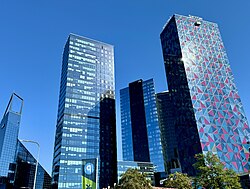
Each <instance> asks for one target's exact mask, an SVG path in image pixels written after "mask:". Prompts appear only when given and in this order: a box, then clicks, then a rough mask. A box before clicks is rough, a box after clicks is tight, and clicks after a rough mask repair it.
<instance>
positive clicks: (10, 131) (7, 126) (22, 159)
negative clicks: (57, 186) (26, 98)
mask: <svg viewBox="0 0 250 189" xmlns="http://www.w3.org/2000/svg"><path fill="white" fill-rule="evenodd" d="M22 108H23V99H22V98H21V97H20V96H18V95H17V94H15V93H13V94H12V95H11V98H10V101H9V103H8V106H7V108H6V111H5V113H4V115H3V118H2V121H1V124H0V188H3V189H4V188H25V187H29V188H33V185H34V178H35V169H36V159H35V158H34V157H33V156H32V154H31V153H30V152H29V151H28V150H27V149H26V148H25V146H24V145H23V144H22V143H21V142H20V141H19V140H18V133H19V127H20V121H21V115H22ZM50 186H51V177H50V175H49V174H48V173H47V172H46V171H45V170H44V168H43V167H42V166H41V165H40V164H39V163H38V170H37V176H36V187H35V188H36V189H45V188H50Z"/></svg>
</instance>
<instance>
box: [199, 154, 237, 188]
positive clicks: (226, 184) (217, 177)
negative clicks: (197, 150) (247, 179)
mask: <svg viewBox="0 0 250 189" xmlns="http://www.w3.org/2000/svg"><path fill="white" fill-rule="evenodd" d="M195 157H196V159H197V162H196V163H195V164H194V167H195V168H196V170H197V177H196V178H195V183H196V184H197V185H198V186H202V187H204V188H207V189H208V188H209V189H221V188H223V189H240V188H241V185H240V183H239V177H238V175H237V174H236V173H235V172H234V171H233V170H229V169H224V165H223V164H222V163H221V162H220V160H219V159H218V157H217V156H216V155H214V154H212V153H211V152H208V153H207V154H206V155H204V154H197V155H196V156H195Z"/></svg>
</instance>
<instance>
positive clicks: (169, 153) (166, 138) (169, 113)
mask: <svg viewBox="0 0 250 189" xmlns="http://www.w3.org/2000/svg"><path fill="white" fill-rule="evenodd" d="M156 99H157V109H158V115H159V123H160V130H161V141H162V150H163V157H164V163H165V168H166V172H167V173H174V172H176V171H179V172H180V171H181V168H180V162H179V158H178V145H177V140H176V134H175V122H174V119H175V112H174V111H173V110H174V106H173V103H172V98H171V93H170V92H169V91H166V92H161V93H158V94H156Z"/></svg>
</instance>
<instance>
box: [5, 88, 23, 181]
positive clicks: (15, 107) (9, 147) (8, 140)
mask: <svg viewBox="0 0 250 189" xmlns="http://www.w3.org/2000/svg"><path fill="white" fill-rule="evenodd" d="M22 106H23V99H22V98H21V97H19V96H18V95H16V94H15V93H14V94H12V96H11V98H10V101H9V103H8V106H7V108H6V111H5V113H4V115H3V118H2V121H1V125H0V177H8V175H9V174H11V172H10V170H9V167H11V166H10V165H11V164H14V161H15V155H16V146H17V138H18V132H19V126H20V121H21V114H22Z"/></svg>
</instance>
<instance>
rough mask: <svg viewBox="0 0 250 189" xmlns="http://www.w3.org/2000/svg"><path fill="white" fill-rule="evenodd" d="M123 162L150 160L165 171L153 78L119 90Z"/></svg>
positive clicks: (157, 168) (133, 83)
mask: <svg viewBox="0 0 250 189" xmlns="http://www.w3.org/2000/svg"><path fill="white" fill-rule="evenodd" d="M120 100H121V127H122V150H123V160H124V161H137V162H152V163H153V164H154V165H155V166H156V169H155V171H156V172H164V161H163V154H162V146H161V138H160V128H159V122H158V115H157V107H156V98H155V89H154V82H153V79H149V80H147V81H143V80H137V81H134V82H132V83H130V84H129V87H127V88H124V89H121V90H120Z"/></svg>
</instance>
